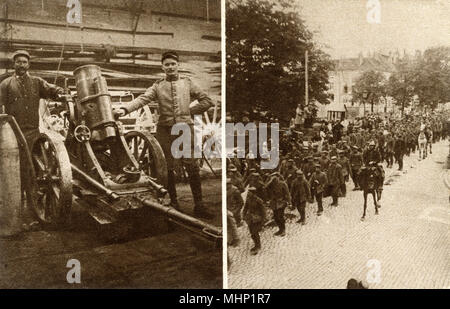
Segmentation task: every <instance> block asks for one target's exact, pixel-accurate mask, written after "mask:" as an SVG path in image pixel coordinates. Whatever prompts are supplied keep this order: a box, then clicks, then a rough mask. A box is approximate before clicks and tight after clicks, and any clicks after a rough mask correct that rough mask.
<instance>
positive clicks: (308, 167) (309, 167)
mask: <svg viewBox="0 0 450 309" xmlns="http://www.w3.org/2000/svg"><path fill="white" fill-rule="evenodd" d="M306 160H307V161H306V164H305V166H304V167H303V172H304V174H305V177H306V180H308V181H309V179H311V176H312V174H313V173H314V170H315V168H314V161H313V160H314V158H313V157H311V156H309V157H307V158H306Z"/></svg>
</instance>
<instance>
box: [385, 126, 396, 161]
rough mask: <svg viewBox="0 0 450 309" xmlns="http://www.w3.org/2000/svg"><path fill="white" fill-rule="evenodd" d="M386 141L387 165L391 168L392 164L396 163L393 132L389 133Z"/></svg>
mask: <svg viewBox="0 0 450 309" xmlns="http://www.w3.org/2000/svg"><path fill="white" fill-rule="evenodd" d="M385 143H386V147H385V157H386V162H387V167H389V168H391V167H392V164H394V139H393V138H392V134H391V133H388V135H387V136H386V139H385Z"/></svg>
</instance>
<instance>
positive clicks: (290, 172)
mask: <svg viewBox="0 0 450 309" xmlns="http://www.w3.org/2000/svg"><path fill="white" fill-rule="evenodd" d="M296 170H297V167H296V166H295V163H294V160H293V159H288V161H287V165H286V168H285V169H284V170H283V172H282V173H281V176H283V179H284V180H285V181H286V183H287V185H288V187H289V188H290V185H291V183H292V181H293V180H294V178H295V171H296Z"/></svg>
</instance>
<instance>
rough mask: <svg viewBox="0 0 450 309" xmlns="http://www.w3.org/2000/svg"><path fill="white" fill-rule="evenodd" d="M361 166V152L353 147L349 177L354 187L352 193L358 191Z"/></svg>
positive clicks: (356, 147)
mask: <svg viewBox="0 0 450 309" xmlns="http://www.w3.org/2000/svg"><path fill="white" fill-rule="evenodd" d="M362 165H363V157H362V154H361V152H360V151H359V148H358V146H353V151H352V154H351V155H350V168H351V176H352V180H353V183H354V184H355V187H354V188H353V191H356V190H360V186H359V178H358V177H359V172H360V170H361V167H362Z"/></svg>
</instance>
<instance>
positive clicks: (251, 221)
mask: <svg viewBox="0 0 450 309" xmlns="http://www.w3.org/2000/svg"><path fill="white" fill-rule="evenodd" d="M255 190H256V189H255V188H254V187H250V188H249V189H248V194H247V199H246V201H245V205H244V209H243V211H242V213H243V217H244V220H245V222H247V226H248V229H249V231H250V236H251V237H252V240H253V242H254V243H255V246H254V247H253V248H252V249H251V250H250V253H251V254H252V255H255V254H257V253H258V252H259V250H261V238H260V237H259V232H261V230H262V227H263V225H264V222H265V221H266V210H265V208H264V207H265V205H264V202H263V200H261V199H260V198H259V197H258V196H256V194H255Z"/></svg>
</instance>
